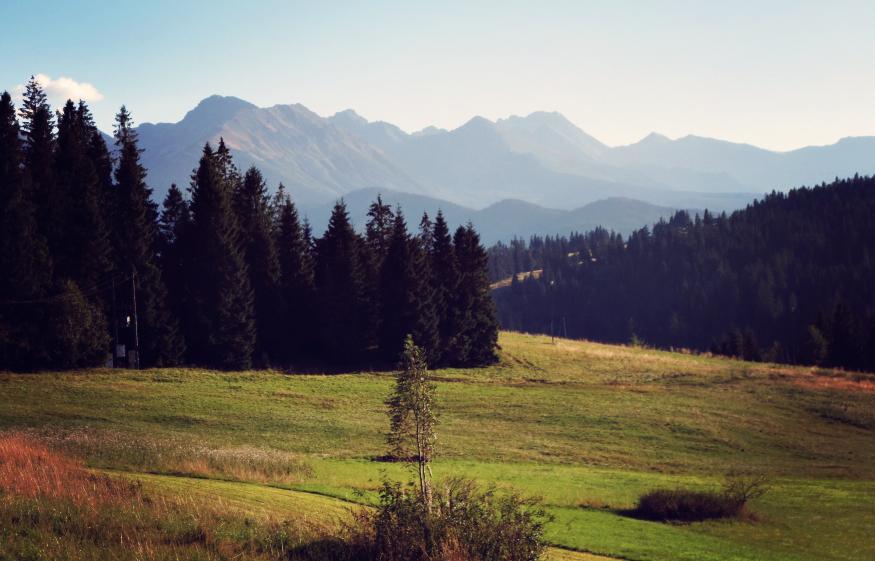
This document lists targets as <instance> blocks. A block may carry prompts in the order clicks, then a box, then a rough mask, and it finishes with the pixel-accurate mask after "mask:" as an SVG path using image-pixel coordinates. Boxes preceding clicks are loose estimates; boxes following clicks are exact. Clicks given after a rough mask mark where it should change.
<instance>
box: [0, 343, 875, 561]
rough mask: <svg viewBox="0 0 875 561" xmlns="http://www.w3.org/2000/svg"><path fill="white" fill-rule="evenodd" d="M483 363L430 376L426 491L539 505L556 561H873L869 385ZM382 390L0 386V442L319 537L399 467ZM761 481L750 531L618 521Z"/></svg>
mask: <svg viewBox="0 0 875 561" xmlns="http://www.w3.org/2000/svg"><path fill="white" fill-rule="evenodd" d="M500 344H501V347H502V351H501V353H500V354H501V360H500V362H499V363H498V364H497V365H495V366H493V367H490V368H486V369H478V370H464V369H447V370H439V371H437V372H435V373H434V374H435V377H436V378H437V380H438V393H437V395H438V403H439V406H440V413H439V414H440V425H439V433H438V447H439V448H438V450H439V454H440V457H439V459H438V461H437V462H436V465H435V473H436V476H438V477H439V478H440V477H445V476H450V475H465V476H468V477H472V478H476V479H479V480H482V481H484V482H493V483H495V484H497V485H499V486H500V487H513V488H516V489H519V490H521V491H522V492H524V493H527V494H532V495H537V496H540V497H543V499H544V501H545V503H546V504H547V505H548V507H549V510H550V511H551V513H552V514H553V515H554V517H555V520H554V521H553V522H552V523H551V524H550V525H549V528H548V538H549V540H550V541H551V543H553V544H554V545H556V546H558V547H560V548H563V549H561V550H559V549H557V550H553V551H552V552H551V554H552V555H553V556H554V557H555V558H557V559H563V560H566V559H585V558H591V557H589V556H584V555H582V554H575V553H571V550H576V551H580V552H589V553H592V554H597V555H604V556H610V557H620V558H624V559H629V560H641V561H645V560H654V561H685V560H689V561H708V560H714V561H718V560H739V561H741V560H760V559H774V560H800V561H804V560H811V561H822V560H848V561H858V560H863V559H875V536H873V533H872V528H873V527H875V377H873V376H871V375H863V374H853V373H843V372H836V371H828V370H816V369H809V368H792V367H787V366H778V365H768V364H753V363H745V362H739V361H733V360H727V359H723V358H713V357H706V356H695V355H688V354H681V353H668V352H660V351H653V350H649V349H642V348H632V347H618V346H609V345H600V344H595V343H589V342H576V341H566V340H558V341H557V342H556V343H555V344H552V343H551V342H550V339H549V338H548V337H539V336H528V335H522V334H515V333H502V335H501V339H500ZM391 385H392V374H391V373H388V372H362V373H352V374H340V375H296V374H285V373H281V372H273V371H267V372H234V373H223V372H212V371H204V370H193V369H161V370H147V371H136V372H134V371H111V370H89V371H82V372H70V373H41V374H0V430H4V431H17V432H19V433H23V434H25V435H28V436H33V437H37V438H39V439H41V440H42V441H44V442H46V443H48V444H49V445H50V446H52V447H54V448H57V449H60V450H63V451H66V452H68V453H70V454H73V455H76V456H79V457H82V458H84V460H85V461H86V463H87V465H88V466H90V467H92V468H97V469H102V470H107V471H112V472H115V473H123V474H124V475H125V477H128V478H135V479H138V480H141V481H143V482H144V485H146V486H148V487H150V488H154V489H156V490H158V491H160V492H163V493H169V494H171V495H172V494H194V495H197V496H199V497H201V498H202V499H207V498H209V499H210V500H219V501H225V502H226V503H227V504H229V505H233V506H234V507H235V508H239V509H244V510H247V511H264V512H270V513H272V514H273V515H276V516H283V515H284V514H285V513H287V512H289V511H294V512H297V513H298V514H299V515H301V516H305V517H309V518H312V519H313V520H319V521H321V522H325V523H330V522H331V521H332V520H333V519H336V518H337V517H338V516H342V515H343V513H344V512H346V511H347V509H348V507H349V504H350V503H360V504H369V503H371V502H373V501H374V500H375V492H376V490H377V488H378V487H379V485H380V482H381V479H382V478H384V477H387V476H388V477H393V478H405V477H410V474H408V473H406V472H405V471H404V468H403V467H402V466H399V465H396V464H386V463H381V462H377V461H374V460H373V458H375V457H377V456H379V455H380V454H382V453H383V452H384V448H385V447H384V444H383V434H384V431H385V430H386V425H387V421H386V417H385V406H384V405H383V401H384V399H385V397H386V396H387V394H388V393H389V391H390V388H391ZM732 470H745V471H753V472H757V473H765V474H768V475H769V476H770V478H771V481H772V488H771V490H770V492H769V493H768V494H766V495H765V496H764V497H762V498H760V499H758V500H756V501H755V502H754V504H753V505H752V509H753V511H754V512H755V513H756V515H757V516H756V520H750V521H743V522H742V521H733V522H725V521H724V522H707V523H696V524H689V525H671V524H662V523H655V522H645V521H641V520H636V519H632V518H629V517H626V516H623V515H622V510H623V509H626V508H629V507H631V506H632V505H633V504H634V503H635V500H636V498H637V497H638V496H639V495H640V494H642V493H644V492H646V491H648V490H651V489H653V488H656V487H690V488H696V489H709V488H716V487H717V486H718V485H719V484H720V482H721V480H722V478H723V476H724V475H725V474H726V473H727V472H729V471H732Z"/></svg>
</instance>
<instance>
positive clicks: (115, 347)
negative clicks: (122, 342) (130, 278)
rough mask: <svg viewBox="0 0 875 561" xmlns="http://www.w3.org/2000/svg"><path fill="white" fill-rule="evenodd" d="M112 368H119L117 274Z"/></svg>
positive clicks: (113, 278)
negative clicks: (116, 304) (116, 305)
mask: <svg viewBox="0 0 875 561" xmlns="http://www.w3.org/2000/svg"><path fill="white" fill-rule="evenodd" d="M112 338H113V345H112V367H113V368H118V310H116V307H115V274H114V273H113V276H112Z"/></svg>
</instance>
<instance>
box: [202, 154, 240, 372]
mask: <svg viewBox="0 0 875 561" xmlns="http://www.w3.org/2000/svg"><path fill="white" fill-rule="evenodd" d="M232 189H233V186H232V185H229V184H228V182H227V181H226V175H225V173H224V170H223V169H222V166H221V165H220V162H219V161H218V158H217V157H216V155H215V154H214V153H213V150H212V148H211V147H210V145H209V144H207V145H206V146H205V147H204V151H203V155H202V156H201V159H200V163H199V165H198V168H197V170H196V171H195V173H194V175H193V177H192V185H191V214H192V246H191V247H192V252H193V254H192V256H191V259H190V260H189V262H188V276H189V278H190V279H191V281H190V282H191V287H192V290H193V302H192V307H193V323H194V325H193V326H192V330H193V331H192V332H191V333H190V344H191V345H192V358H193V359H194V360H195V361H196V362H198V363H200V364H207V365H210V366H215V367H218V368H224V369H245V368H250V367H251V365H252V353H253V350H254V347H255V338H256V331H255V318H254V315H255V313H254V303H253V295H252V288H251V286H250V284H249V274H248V272H247V268H246V261H245V259H244V252H243V248H242V247H241V243H240V233H239V227H238V225H237V218H236V216H235V214H234V209H233V202H232V197H233V191H232Z"/></svg>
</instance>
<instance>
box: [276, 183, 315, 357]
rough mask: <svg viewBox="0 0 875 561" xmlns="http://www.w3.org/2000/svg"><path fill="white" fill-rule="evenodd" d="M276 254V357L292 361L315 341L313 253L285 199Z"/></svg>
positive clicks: (279, 222)
mask: <svg viewBox="0 0 875 561" xmlns="http://www.w3.org/2000/svg"><path fill="white" fill-rule="evenodd" d="M276 240H277V241H276V245H277V254H278V258H279V265H280V295H281V298H280V301H281V303H282V305H281V310H282V320H281V327H280V329H279V332H280V336H281V338H282V339H281V343H282V344H281V348H282V349H283V351H284V352H282V353H281V356H280V358H281V359H283V360H285V361H286V362H292V361H295V360H297V359H300V358H302V357H307V355H308V354H312V352H313V347H314V346H315V345H316V344H317V343H318V337H316V336H314V332H315V329H314V327H315V325H316V318H315V307H314V305H313V304H314V302H313V300H314V296H315V292H316V289H315V286H314V284H313V256H312V253H311V247H310V239H309V237H308V233H307V232H306V231H305V230H304V229H303V228H302V227H301V223H300V221H299V220H298V211H297V209H295V205H294V203H292V201H291V200H289V199H288V197H287V198H286V200H285V201H284V202H283V204H282V207H281V210H280V212H279V220H278V227H277V238H276Z"/></svg>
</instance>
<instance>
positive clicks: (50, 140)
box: [19, 76, 67, 254]
mask: <svg viewBox="0 0 875 561" xmlns="http://www.w3.org/2000/svg"><path fill="white" fill-rule="evenodd" d="M19 114H20V116H21V120H22V129H23V130H24V140H25V142H24V167H25V169H26V171H27V174H28V176H29V178H30V184H31V187H30V189H32V192H33V201H34V208H35V210H36V221H37V224H38V225H39V228H40V231H41V232H42V234H43V237H44V238H45V240H46V243H48V246H49V251H50V252H51V253H52V254H55V253H60V252H61V251H62V249H63V246H64V226H65V224H64V214H65V209H66V208H67V199H66V193H65V192H63V191H61V190H59V189H58V188H57V185H56V183H55V178H54V174H53V173H52V172H53V171H54V169H55V166H54V165H53V163H54V153H55V134H54V121H53V119H52V110H51V108H50V107H49V103H48V100H47V98H46V94H45V91H43V89H42V86H40V84H39V82H37V81H36V79H35V78H34V77H33V76H31V77H30V81H28V83H27V85H26V86H25V91H24V97H23V100H22V107H21V110H20V111H19Z"/></svg>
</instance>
